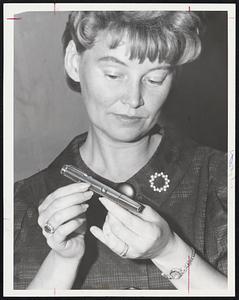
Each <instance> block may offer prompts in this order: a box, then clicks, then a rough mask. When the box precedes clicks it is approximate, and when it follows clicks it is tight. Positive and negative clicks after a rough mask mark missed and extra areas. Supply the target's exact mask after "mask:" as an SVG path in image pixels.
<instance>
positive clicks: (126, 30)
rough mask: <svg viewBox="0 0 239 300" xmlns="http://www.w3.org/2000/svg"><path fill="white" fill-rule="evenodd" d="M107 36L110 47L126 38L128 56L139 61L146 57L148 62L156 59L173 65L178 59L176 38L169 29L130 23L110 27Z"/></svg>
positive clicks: (116, 45) (115, 46) (112, 47)
mask: <svg viewBox="0 0 239 300" xmlns="http://www.w3.org/2000/svg"><path fill="white" fill-rule="evenodd" d="M165 31H166V30H165ZM109 37H110V38H109V48H110V49H115V48H117V47H118V46H119V45H120V44H121V42H122V41H123V40H126V41H127V43H128V44H129V52H130V56H129V58H130V59H138V60H139V63H143V62H144V60H145V59H146V58H148V59H149V61H150V62H154V61H155V60H158V62H159V63H162V62H165V63H168V64H170V65H174V64H176V63H177V61H178V60H179V53H180V51H178V47H179V45H178V44H179V43H178V40H177V38H176V37H175V34H170V32H169V31H168V32H162V31H161V30H159V29H158V28H157V29H154V28H150V29H149V28H148V26H147V25H138V24H137V25H135V24H131V26H130V27H127V26H122V25H121V26H120V27H116V26H112V27H110V28H109ZM180 48H181V47H180ZM180 50H181V49H180Z"/></svg>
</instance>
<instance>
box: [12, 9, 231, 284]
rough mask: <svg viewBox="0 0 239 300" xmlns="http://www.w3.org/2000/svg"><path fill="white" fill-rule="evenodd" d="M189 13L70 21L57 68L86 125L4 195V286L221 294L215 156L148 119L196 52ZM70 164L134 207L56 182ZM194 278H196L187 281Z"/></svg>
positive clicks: (88, 16)
mask: <svg viewBox="0 0 239 300" xmlns="http://www.w3.org/2000/svg"><path fill="white" fill-rule="evenodd" d="M199 29H200V20H199V18H198V17H197V16H196V14H194V13H191V12H160V11H147V12H145V11H138V12H133V11H132V12H109V11H108V12H102V11H101V12H73V13H71V14H70V16H69V21H68V23H67V26H66V30H65V33H64V36H63V44H64V50H65V52H64V54H65V70H66V73H67V76H68V77H69V80H70V81H73V82H74V83H75V84H78V86H80V92H81V96H82V98H83V100H84V104H85V107H86V110H87V112H88V116H89V120H90V126H89V130H88V132H87V133H86V134H83V135H80V136H78V137H76V138H75V139H74V140H73V141H72V142H71V143H70V144H69V145H68V146H67V148H66V149H65V150H64V151H63V152H62V153H61V154H60V155H59V156H58V157H57V158H56V159H55V160H54V162H53V163H52V164H51V165H50V166H49V167H48V168H46V169H44V170H43V171H41V172H39V173H37V174H35V175H34V176H32V177H30V178H28V179H26V180H23V181H21V182H18V183H17V184H16V191H15V195H16V198H15V288H28V289H53V288H56V289H128V288H135V289H187V288H188V275H189V274H190V288H191V289H226V287H227V279H226V272H227V245H226V224H227V222H226V205H227V200H226V196H227V193H226V181H227V178H226V157H225V156H224V154H222V153H220V152H219V151H217V150H214V149H210V148H208V147H202V146H199V145H198V144H196V143H195V142H192V141H190V140H188V139H186V138H184V137H182V136H181V135H178V134H176V133H175V132H172V131H171V130H167V129H163V128H160V127H159V126H158V125H157V120H158V118H159V116H160V112H161V109H162V106H163V104H164V103H165V101H166V99H167V96H168V94H169V91H170V88H171V86H172V83H173V80H174V77H175V73H176V68H177V66H180V65H183V64H185V63H188V62H191V61H193V60H195V59H196V58H197V57H198V56H199V54H200V50H201V42H200V38H199ZM64 164H71V165H74V166H76V167H78V168H80V169H81V170H82V171H83V172H86V173H87V174H89V175H91V176H93V177H94V178H96V179H98V180H99V181H101V182H103V183H105V184H107V185H109V186H111V187H113V188H115V189H118V190H120V191H121V192H127V191H128V195H130V196H131V197H133V198H134V199H135V200H137V201H140V202H141V203H143V204H144V206H145V208H144V210H143V212H142V213H132V212H130V211H127V210H125V209H124V208H122V207H120V206H119V205H117V204H115V203H113V202H111V201H110V200H107V199H106V198H102V197H100V198H99V196H97V195H96V194H93V192H91V191H90V190H89V187H90V186H89V184H85V183H71V182H70V180H68V179H66V178H64V177H63V176H62V175H61V174H60V170H61V167H62V166H63V165H64ZM198 278H200V280H198Z"/></svg>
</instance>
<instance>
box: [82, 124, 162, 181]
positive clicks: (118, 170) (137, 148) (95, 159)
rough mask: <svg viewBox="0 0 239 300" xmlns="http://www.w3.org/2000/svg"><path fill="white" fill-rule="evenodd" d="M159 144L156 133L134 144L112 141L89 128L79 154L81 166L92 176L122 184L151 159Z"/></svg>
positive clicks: (158, 137)
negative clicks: (91, 172)
mask: <svg viewBox="0 0 239 300" xmlns="http://www.w3.org/2000/svg"><path fill="white" fill-rule="evenodd" d="M160 141H161V135H159V134H158V133H152V134H149V135H147V136H145V137H143V138H142V139H140V140H138V141H135V142H122V141H115V140H114V141H113V140H112V139H110V138H109V137H108V136H106V135H104V134H103V133H102V132H99V131H98V130H97V129H95V128H92V127H90V128H89V131H88V135H87V139H86V141H85V143H84V144H83V145H82V146H81V148H80V153H81V157H82V159H83V161H84V162H85V164H86V165H87V166H88V167H89V168H90V169H91V170H92V171H94V172H95V173H96V174H98V175H100V176H102V177H104V178H106V179H109V180H111V181H114V182H122V181H126V180H127V179H129V178H130V177H132V176H133V175H134V174H135V173H137V171H139V170H140V169H141V168H142V167H143V166H144V165H145V164H146V163H147V162H148V161H149V160H150V158H151V157H152V155H153V153H154V152H155V150H156V149H157V147H158V145H159V143H160Z"/></svg>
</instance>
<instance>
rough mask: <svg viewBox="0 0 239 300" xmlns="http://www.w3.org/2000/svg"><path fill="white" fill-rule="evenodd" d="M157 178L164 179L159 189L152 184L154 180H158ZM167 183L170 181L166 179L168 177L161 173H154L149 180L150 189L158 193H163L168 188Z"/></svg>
mask: <svg viewBox="0 0 239 300" xmlns="http://www.w3.org/2000/svg"><path fill="white" fill-rule="evenodd" d="M158 177H161V178H162V179H164V185H162V186H161V187H157V186H155V184H154V181H155V179H156V178H158ZM169 182H170V180H169V179H168V175H167V174H164V173H163V172H160V173H158V172H155V173H154V175H151V176H150V180H149V183H150V187H151V188H152V189H153V190H154V191H155V192H159V193H161V192H165V191H166V190H167V189H168V188H169Z"/></svg>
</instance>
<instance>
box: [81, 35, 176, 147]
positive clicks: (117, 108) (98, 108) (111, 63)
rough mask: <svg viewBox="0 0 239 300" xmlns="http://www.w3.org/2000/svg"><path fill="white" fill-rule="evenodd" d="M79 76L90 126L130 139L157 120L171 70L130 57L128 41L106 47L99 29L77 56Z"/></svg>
mask: <svg viewBox="0 0 239 300" xmlns="http://www.w3.org/2000/svg"><path fill="white" fill-rule="evenodd" d="M79 78H80V84H81V91H82V97H83V100H84V103H85V106H86V109H87V112H88V114H89V119H90V122H91V126H92V128H93V129H95V130H96V132H100V133H103V134H104V135H106V136H107V137H109V138H110V139H112V140H115V141H122V142H131V141H136V140H138V139H140V138H141V137H143V136H145V135H146V134H147V133H148V132H149V130H150V129H151V128H152V127H153V126H154V125H155V123H156V122H157V119H158V116H159V113H160V110H161V107H162V105H163V103H164V102H165V100H166V98H167V96H168V93H169V91H170V87H171V84H172V78H173V72H172V70H171V69H170V66H169V65H166V64H159V63H158V62H157V61H155V62H150V61H149V60H148V59H145V61H144V62H143V63H139V61H138V60H137V59H134V60H130V59H129V52H128V47H127V42H123V43H122V44H121V45H119V46H118V47H117V48H115V49H109V47H108V43H107V36H106V35H105V34H104V33H101V34H99V35H98V39H97V42H96V44H95V45H94V46H93V47H92V48H91V49H89V50H86V51H85V52H84V53H83V54H81V56H80V62H79Z"/></svg>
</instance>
